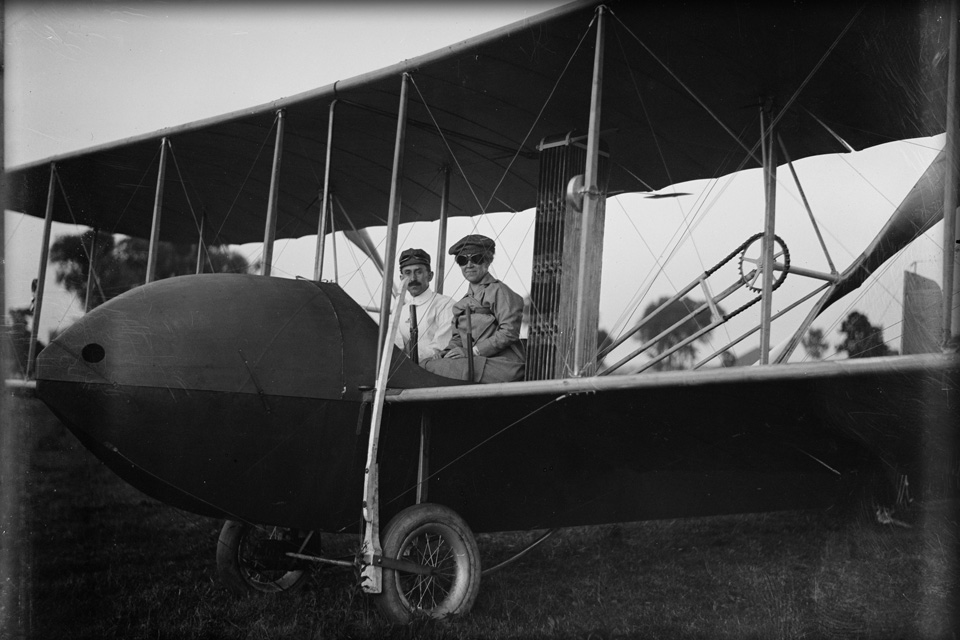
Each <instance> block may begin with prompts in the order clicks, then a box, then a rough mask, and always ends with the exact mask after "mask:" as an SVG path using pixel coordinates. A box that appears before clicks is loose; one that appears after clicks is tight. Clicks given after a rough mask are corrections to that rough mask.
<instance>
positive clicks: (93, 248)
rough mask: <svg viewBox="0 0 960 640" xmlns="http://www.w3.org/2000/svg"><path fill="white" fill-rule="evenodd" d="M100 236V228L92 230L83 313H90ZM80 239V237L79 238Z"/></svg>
mask: <svg viewBox="0 0 960 640" xmlns="http://www.w3.org/2000/svg"><path fill="white" fill-rule="evenodd" d="M99 236H100V228H99V227H94V228H93V237H92V238H91V240H90V253H89V255H87V289H86V291H85V293H84V297H83V312H84V313H87V312H88V311H90V295H91V294H92V293H93V272H94V268H95V267H96V259H97V239H98V238H99ZM81 239H82V236H81Z"/></svg>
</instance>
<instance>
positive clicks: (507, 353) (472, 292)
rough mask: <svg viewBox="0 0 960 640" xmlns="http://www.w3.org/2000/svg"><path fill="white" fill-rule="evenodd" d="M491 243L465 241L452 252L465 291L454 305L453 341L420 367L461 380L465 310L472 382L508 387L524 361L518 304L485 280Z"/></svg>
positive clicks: (498, 284)
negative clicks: (468, 323) (506, 384)
mask: <svg viewBox="0 0 960 640" xmlns="http://www.w3.org/2000/svg"><path fill="white" fill-rule="evenodd" d="M495 250H496V243H495V242H494V241H493V240H491V239H490V238H488V237H486V236H481V235H476V234H474V235H469V236H467V237H465V238H463V239H462V240H460V241H459V242H457V243H456V244H454V245H453V246H452V247H450V254H451V255H454V256H456V257H457V258H456V259H457V264H458V265H460V269H461V271H462V272H463V277H464V278H465V279H466V280H467V282H469V283H470V289H469V291H468V292H467V294H466V295H465V296H464V297H463V299H461V300H460V301H459V302H457V303H455V304H454V305H453V337H451V338H450V343H449V344H448V345H447V347H446V349H444V350H442V351H441V352H440V353H439V354H437V357H436V358H434V359H432V360H428V361H426V362H424V363H422V364H423V366H424V367H425V368H426V369H427V371H431V372H433V373H436V374H438V375H441V376H446V377H448V378H457V379H459V380H466V379H467V376H468V372H469V364H468V359H467V357H466V355H467V351H466V349H467V344H468V341H467V310H468V309H469V311H470V318H469V321H470V337H471V342H472V344H473V381H474V382H511V381H514V380H522V379H523V373H524V363H525V360H526V358H525V357H524V353H523V345H522V344H521V342H520V322H521V320H522V319H523V298H521V297H520V296H518V295H517V294H516V293H514V292H513V291H512V290H511V289H510V287H508V286H507V285H505V284H503V283H502V282H500V281H499V280H497V279H496V278H494V277H493V276H492V275H490V273H489V271H490V263H491V262H493V254H494V251H495Z"/></svg>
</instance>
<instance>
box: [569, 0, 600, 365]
mask: <svg viewBox="0 0 960 640" xmlns="http://www.w3.org/2000/svg"><path fill="white" fill-rule="evenodd" d="M604 9H605V8H604V7H603V6H602V5H601V6H600V7H597V48H596V52H595V53H594V59H593V82H592V85H591V92H590V123H589V126H588V131H587V167H586V175H585V177H584V183H585V185H584V190H583V196H584V198H583V212H582V214H581V223H580V258H579V260H578V262H577V301H576V305H577V308H576V322H575V323H574V326H575V327H576V328H575V337H574V344H573V372H574V375H575V376H592V375H593V374H594V373H595V372H596V361H597V358H596V354H597V338H596V335H597V328H596V326H593V327H588V326H587V320H588V318H591V317H595V316H596V314H590V311H589V310H588V309H587V305H586V302H585V296H586V292H587V287H588V283H587V278H588V277H591V276H592V277H594V278H599V275H600V274H599V271H600V262H599V260H598V261H597V263H596V269H587V258H588V256H589V255H590V253H591V252H592V251H593V252H595V251H596V247H595V246H594V243H595V242H596V241H595V238H594V237H593V233H592V231H593V229H592V227H593V225H594V220H595V219H596V217H597V204H598V200H599V199H600V197H601V193H600V190H599V188H598V186H597V176H598V175H599V155H600V99H601V96H602V91H603V45H604ZM595 259H596V256H595ZM588 271H590V272H591V273H589V274H588V273H587V272H588ZM591 329H592V330H591ZM585 343H586V344H585ZM590 346H592V349H591V352H590V353H587V350H588V349H590Z"/></svg>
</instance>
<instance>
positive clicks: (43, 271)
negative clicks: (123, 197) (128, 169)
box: [26, 162, 57, 379]
mask: <svg viewBox="0 0 960 640" xmlns="http://www.w3.org/2000/svg"><path fill="white" fill-rule="evenodd" d="M56 184H57V165H56V163H55V162H51V163H50V182H49V184H48V185H47V210H46V213H45V214H44V216H43V239H42V240H41V242H42V243H43V244H41V245H40V268H39V269H38V270H37V290H36V291H35V292H34V303H33V327H32V328H31V330H30V347H29V348H28V349H27V375H26V377H27V379H30V378H32V377H33V374H34V371H33V361H34V360H35V359H36V357H37V332H38V331H39V329H40V313H41V312H42V311H43V289H44V286H43V285H44V282H45V281H46V279H47V258H48V257H49V256H50V228H51V227H52V226H53V199H54V194H55V193H56V192H55V191H54V187H55V186H56Z"/></svg>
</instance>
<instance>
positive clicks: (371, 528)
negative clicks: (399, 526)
mask: <svg viewBox="0 0 960 640" xmlns="http://www.w3.org/2000/svg"><path fill="white" fill-rule="evenodd" d="M400 283H401V286H400V297H399V299H398V300H397V313H394V314H393V319H392V320H391V322H390V326H389V329H388V331H387V334H386V337H385V338H384V340H386V342H385V343H382V344H381V345H380V346H381V350H380V352H381V355H380V368H379V370H378V372H377V382H376V385H377V386H376V388H375V389H374V395H373V411H372V412H371V416H370V439H369V440H368V442H367V463H366V466H365V467H364V483H363V520H364V523H365V524H364V530H363V546H362V556H363V568H362V570H361V572H360V586H361V587H362V588H363V590H364V591H365V592H367V593H380V592H381V591H382V590H383V574H382V573H381V571H380V566H379V565H377V564H376V558H378V557H380V556H381V555H382V553H383V550H382V548H381V547H380V472H379V465H378V464H377V451H378V449H379V446H380V424H381V421H382V419H383V404H384V397H385V396H386V393H387V377H388V374H389V373H390V359H391V357H392V356H393V349H392V346H393V341H394V340H395V339H396V336H397V330H398V329H399V328H400V315H401V314H400V313H399V310H400V309H401V308H402V307H403V301H404V298H405V296H406V293H407V279H406V278H403V279H402V280H401V282H400Z"/></svg>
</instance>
